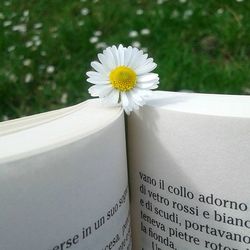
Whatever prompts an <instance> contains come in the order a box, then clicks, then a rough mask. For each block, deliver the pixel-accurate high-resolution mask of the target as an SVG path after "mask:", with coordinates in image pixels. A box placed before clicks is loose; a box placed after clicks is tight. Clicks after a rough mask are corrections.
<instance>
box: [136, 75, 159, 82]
mask: <svg viewBox="0 0 250 250" xmlns="http://www.w3.org/2000/svg"><path fill="white" fill-rule="evenodd" d="M157 80H159V76H158V74H156V73H148V74H145V75H141V76H138V77H137V82H138V83H143V82H150V81H157Z"/></svg>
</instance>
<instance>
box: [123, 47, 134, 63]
mask: <svg viewBox="0 0 250 250" xmlns="http://www.w3.org/2000/svg"><path fill="white" fill-rule="evenodd" d="M132 51H133V50H132V47H131V46H129V47H128V48H125V51H124V65H125V66H128V63H129V61H130V59H131V56H132Z"/></svg>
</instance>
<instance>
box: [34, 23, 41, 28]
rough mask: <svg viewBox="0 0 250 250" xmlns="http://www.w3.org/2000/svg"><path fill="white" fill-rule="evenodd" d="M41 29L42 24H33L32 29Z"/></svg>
mask: <svg viewBox="0 0 250 250" xmlns="http://www.w3.org/2000/svg"><path fill="white" fill-rule="evenodd" d="M42 27H43V24H42V23H35V24H34V29H41V28H42Z"/></svg>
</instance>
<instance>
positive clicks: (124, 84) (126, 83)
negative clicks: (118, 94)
mask: <svg viewBox="0 0 250 250" xmlns="http://www.w3.org/2000/svg"><path fill="white" fill-rule="evenodd" d="M109 79H110V81H111V85H112V86H113V87H114V88H115V89H118V90H120V91H128V90H130V89H132V88H134V86H135V84H136V73H135V72H134V71H133V70H132V69H130V68H128V67H126V66H119V67H117V68H115V69H113V70H112V71H111V72H110V75H109Z"/></svg>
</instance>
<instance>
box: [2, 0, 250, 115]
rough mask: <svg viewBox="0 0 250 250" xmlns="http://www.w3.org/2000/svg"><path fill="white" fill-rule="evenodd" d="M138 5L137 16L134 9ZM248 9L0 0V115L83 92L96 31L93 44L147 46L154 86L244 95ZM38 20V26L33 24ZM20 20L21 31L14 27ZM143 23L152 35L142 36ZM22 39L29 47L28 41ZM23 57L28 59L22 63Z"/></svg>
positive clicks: (248, 81)
mask: <svg viewBox="0 0 250 250" xmlns="http://www.w3.org/2000/svg"><path fill="white" fill-rule="evenodd" d="M83 8H87V9H88V10H89V13H88V14H87V15H82V14H81V10H82V9H83ZM138 9H141V10H143V14H141V15H137V14H136V12H137V10H138ZM25 11H26V12H25ZM27 11H29V14H28V15H27ZM249 11H250V1H248V0H245V1H243V2H237V1H236V0H224V1H222V0H209V1H200V0H187V1H186V2H184V3H182V1H178V0H168V1H164V2H163V3H162V4H157V1H156V0H140V1H139V0H138V1H132V0H130V1H129V0H99V1H93V0H87V1H85V2H84V1H80V0H65V1H62V0H53V1H52V0H51V1H49V0H43V1H37V0H29V1H20V0H12V1H11V0H9V1H4V0H3V1H1V2H0V59H1V60H0V102H1V103H0V120H3V119H7V118H16V117H20V116H24V115H30V114H34V113H38V112H43V111H48V110H52V109H56V108H60V107H64V106H69V105H72V104H75V103H78V102H80V101H83V100H85V99H87V98H89V94H88V92H87V89H88V88H89V86H90V85H89V84H87V83H86V76H85V72H86V71H87V70H89V69H90V62H91V61H92V60H94V59H95V58H96V54H97V53H98V52H101V50H102V49H97V48H96V44H92V43H90V41H89V39H90V37H92V36H93V32H95V31H97V30H100V31H101V32H102V35H101V36H100V37H99V42H105V43H106V44H107V45H112V44H119V43H122V44H124V45H126V46H127V45H130V44H131V43H132V42H134V41H139V42H140V43H141V47H143V48H147V49H148V53H149V55H150V56H152V57H153V58H154V59H155V61H156V62H157V64H158V67H157V69H156V72H157V73H159V75H160V79H161V80H160V81H161V83H160V89H163V90H173V91H179V90H183V89H185V90H192V91H195V92H206V93H228V94H246V93H247V92H249V91H250V90H249V89H250V74H249V73H250V71H249V69H250V62H249V61H250V60H249V57H250V15H249ZM24 13H26V16H25V15H24ZM6 21H7V22H6ZM8 21H11V24H9V25H8ZM83 22H84V24H83ZM37 23H41V24H42V27H41V28H34V25H35V24H37ZM19 24H24V25H25V26H26V27H27V31H26V32H23V33H21V32H18V31H13V28H14V29H15V26H16V25H19ZM81 24H83V25H81ZM144 28H147V29H150V31H151V33H150V34H149V35H141V34H140V31H141V30H142V29H144ZM131 30H136V31H138V33H139V35H138V37H135V38H131V37H129V32H130V31H131ZM28 41H33V45H32V46H30V47H29V46H28V45H29V43H28V44H27V42H28ZM36 41H38V42H36ZM39 41H41V44H40V45H39ZM35 42H36V43H37V44H36V45H34V43H35ZM12 46H14V47H15V48H14V47H12ZM13 48H14V49H13ZM11 50H12V51H11ZM27 59H30V60H31V61H30V62H31V63H30V65H28V66H25V65H24V63H25V62H26V64H29V63H28V61H27ZM50 65H52V66H53V67H54V69H55V70H54V72H52V73H48V72H47V68H48V66H50ZM29 75H30V79H28V78H29V77H28V76H29ZM63 95H64V97H62V96H63ZM66 95H67V98H65V96H66Z"/></svg>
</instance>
